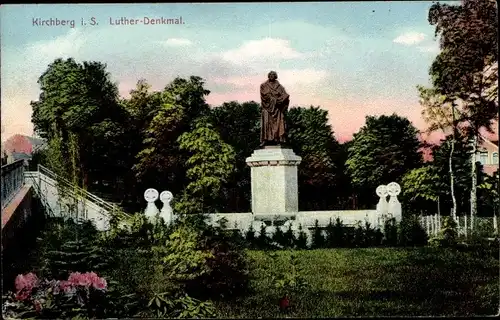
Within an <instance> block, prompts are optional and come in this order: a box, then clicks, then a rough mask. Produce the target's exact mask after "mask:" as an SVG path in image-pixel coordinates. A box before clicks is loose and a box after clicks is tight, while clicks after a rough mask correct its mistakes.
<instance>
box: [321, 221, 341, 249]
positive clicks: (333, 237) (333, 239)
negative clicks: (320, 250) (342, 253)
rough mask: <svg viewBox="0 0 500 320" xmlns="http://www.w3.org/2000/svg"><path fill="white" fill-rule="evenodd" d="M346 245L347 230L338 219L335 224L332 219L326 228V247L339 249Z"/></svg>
mask: <svg viewBox="0 0 500 320" xmlns="http://www.w3.org/2000/svg"><path fill="white" fill-rule="evenodd" d="M344 245H345V228H344V225H343V224H342V221H341V220H340V219H339V218H337V219H336V220H335V224H333V222H332V220H331V219H330V223H329V224H328V226H327V227H326V247H327V248H339V247H343V246H344Z"/></svg>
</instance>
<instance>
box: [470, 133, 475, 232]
mask: <svg viewBox="0 0 500 320" xmlns="http://www.w3.org/2000/svg"><path fill="white" fill-rule="evenodd" d="M471 143H472V156H471V175H472V186H471V190H470V227H471V231H474V222H475V221H476V215H477V166H476V151H477V134H476V133H474V135H473V137H472V141H471Z"/></svg>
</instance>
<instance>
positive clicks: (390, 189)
mask: <svg viewBox="0 0 500 320" xmlns="http://www.w3.org/2000/svg"><path fill="white" fill-rule="evenodd" d="M387 193H388V194H389V203H388V205H387V213H388V215H389V216H391V217H392V218H395V219H396V222H401V220H402V219H403V213H402V208H401V203H400V202H399V200H398V195H399V194H400V193H401V187H400V186H399V184H397V183H396V182H391V183H389V184H388V185H387Z"/></svg>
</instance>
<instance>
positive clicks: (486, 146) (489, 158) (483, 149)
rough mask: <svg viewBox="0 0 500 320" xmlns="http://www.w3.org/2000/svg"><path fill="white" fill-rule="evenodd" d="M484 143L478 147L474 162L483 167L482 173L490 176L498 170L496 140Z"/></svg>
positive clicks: (486, 140) (485, 140)
mask: <svg viewBox="0 0 500 320" xmlns="http://www.w3.org/2000/svg"><path fill="white" fill-rule="evenodd" d="M483 140H484V141H483V142H482V143H481V144H480V145H479V146H478V148H477V153H476V160H477V161H478V162H480V163H481V165H482V166H483V171H484V172H485V173H486V174H488V175H490V176H492V175H493V174H494V173H495V171H497V170H498V165H499V161H498V140H488V139H483Z"/></svg>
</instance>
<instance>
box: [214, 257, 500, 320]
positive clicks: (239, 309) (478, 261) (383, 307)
mask: <svg viewBox="0 0 500 320" xmlns="http://www.w3.org/2000/svg"><path fill="white" fill-rule="evenodd" d="M296 252H297V254H298V255H299V261H300V263H301V264H302V265H303V266H304V267H305V270H304V272H303V275H304V277H305V278H306V281H307V282H308V283H309V289H308V290H305V291H304V292H301V293H299V294H298V295H296V296H295V299H294V300H293V302H292V303H294V305H295V307H294V310H292V312H291V314H289V316H292V317H335V316H363V315H365V316H370V315H386V316H391V315H401V316H404V315H408V316H409V315H415V316H418V315H422V316H425V315H427V316H430V315H436V316H437V315H474V314H475V315H478V314H483V315H484V314H496V313H497V310H498V306H499V298H498V296H499V263H498V259H494V258H488V257H485V256H481V255H478V254H477V253H476V254H475V256H474V255H473V254H471V253H465V252H458V251H456V250H452V249H437V248H429V247H426V248H411V249H393V248H370V249H335V250H334V249H325V250H311V251H296ZM278 253H279V254H280V258H284V257H285V256H286V255H287V254H289V253H287V252H286V251H281V252H278ZM249 256H250V257H251V259H252V268H253V270H252V278H253V279H252V283H251V286H252V288H251V290H252V292H249V294H248V295H247V296H246V297H242V298H238V299H237V300H236V301H233V302H231V303H227V302H218V303H217V308H218V310H219V316H222V317H239V318H241V317H247V318H255V317H277V316H280V314H279V312H278V310H277V299H278V298H279V297H278V296H277V294H276V293H274V289H273V284H272V283H271V279H270V278H271V274H270V272H272V271H270V270H286V268H287V262H285V261H286V260H283V261H282V262H279V260H278V261H273V260H272V259H271V258H269V257H268V256H267V255H266V253H265V252H261V251H250V252H249Z"/></svg>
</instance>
